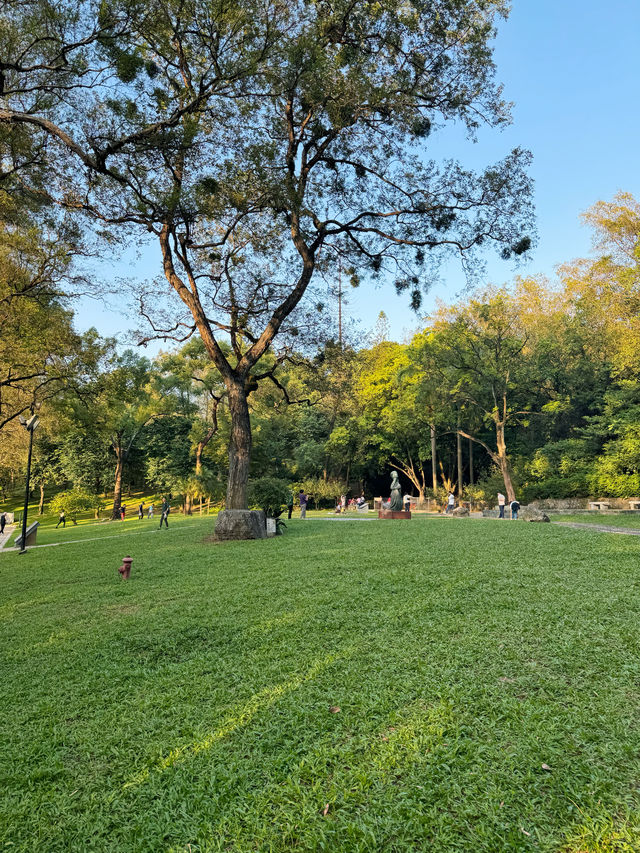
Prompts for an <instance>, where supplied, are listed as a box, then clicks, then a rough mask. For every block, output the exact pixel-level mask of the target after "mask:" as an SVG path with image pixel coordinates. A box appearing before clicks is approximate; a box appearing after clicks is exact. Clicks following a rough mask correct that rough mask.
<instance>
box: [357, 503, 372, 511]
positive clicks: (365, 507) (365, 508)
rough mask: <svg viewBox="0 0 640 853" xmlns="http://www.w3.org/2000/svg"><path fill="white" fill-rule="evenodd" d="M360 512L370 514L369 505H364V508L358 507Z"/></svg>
mask: <svg viewBox="0 0 640 853" xmlns="http://www.w3.org/2000/svg"><path fill="white" fill-rule="evenodd" d="M356 509H357V510H358V512H369V504H368V503H363V504H362V506H359V507H356Z"/></svg>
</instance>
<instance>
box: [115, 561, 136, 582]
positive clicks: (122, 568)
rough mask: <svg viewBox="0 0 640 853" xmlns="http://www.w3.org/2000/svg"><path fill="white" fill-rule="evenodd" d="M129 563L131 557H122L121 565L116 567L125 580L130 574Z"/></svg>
mask: <svg viewBox="0 0 640 853" xmlns="http://www.w3.org/2000/svg"><path fill="white" fill-rule="evenodd" d="M131 563H133V557H123V558H122V565H121V566H120V568H119V569H118V571H119V572H120V574H121V575H122V577H123V578H124V580H127V578H128V577H129V575H130V574H131Z"/></svg>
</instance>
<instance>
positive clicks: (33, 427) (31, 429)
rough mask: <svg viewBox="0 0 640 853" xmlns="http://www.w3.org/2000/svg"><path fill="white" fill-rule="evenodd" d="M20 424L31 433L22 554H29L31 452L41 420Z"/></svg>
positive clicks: (33, 418)
mask: <svg viewBox="0 0 640 853" xmlns="http://www.w3.org/2000/svg"><path fill="white" fill-rule="evenodd" d="M20 423H21V424H22V426H23V427H24V428H25V429H26V430H27V431H28V433H29V457H28V459H27V490H26V492H25V496H24V512H23V513H22V546H21V548H20V553H21V554H26V552H27V510H28V509H29V480H30V479H31V451H32V450H33V433H34V432H35V430H36V429H37V428H38V424H39V423H40V419H39V418H38V416H37V415H32V416H31V417H30V418H29V420H28V421H27V420H25V419H24V418H22V417H21V418H20Z"/></svg>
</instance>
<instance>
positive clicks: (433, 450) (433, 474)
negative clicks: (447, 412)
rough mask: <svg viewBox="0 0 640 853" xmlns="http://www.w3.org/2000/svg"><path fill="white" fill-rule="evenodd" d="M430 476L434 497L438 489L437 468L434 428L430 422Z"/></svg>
mask: <svg viewBox="0 0 640 853" xmlns="http://www.w3.org/2000/svg"><path fill="white" fill-rule="evenodd" d="M431 478H432V480H433V494H434V497H435V494H436V491H437V490H438V470H437V468H436V428H435V426H434V425H433V424H431Z"/></svg>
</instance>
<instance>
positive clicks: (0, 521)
mask: <svg viewBox="0 0 640 853" xmlns="http://www.w3.org/2000/svg"><path fill="white" fill-rule="evenodd" d="M6 523H7V516H6V515H5V513H4V512H0V536H2V534H3V533H4V526H5V524H6Z"/></svg>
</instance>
